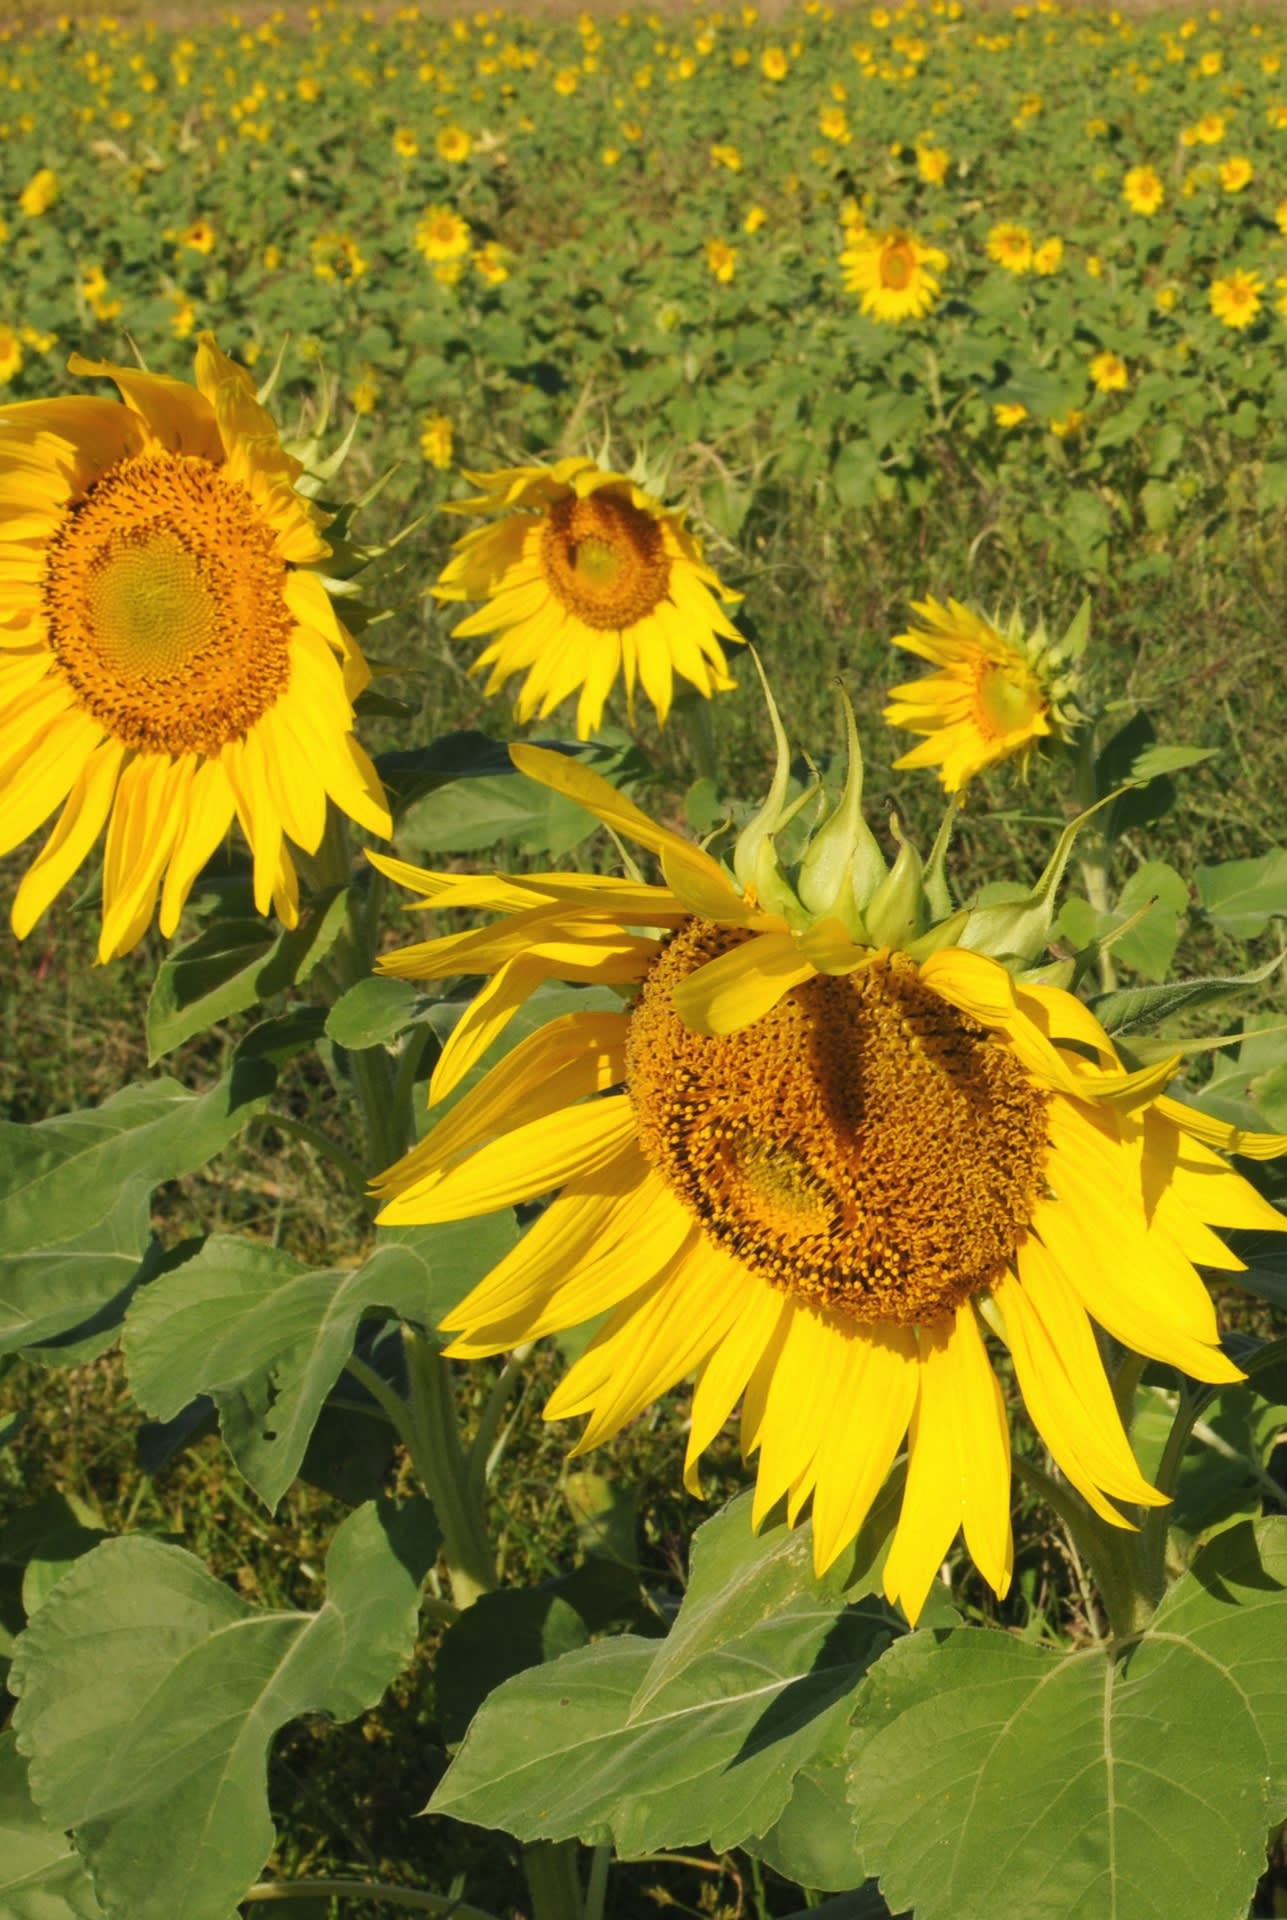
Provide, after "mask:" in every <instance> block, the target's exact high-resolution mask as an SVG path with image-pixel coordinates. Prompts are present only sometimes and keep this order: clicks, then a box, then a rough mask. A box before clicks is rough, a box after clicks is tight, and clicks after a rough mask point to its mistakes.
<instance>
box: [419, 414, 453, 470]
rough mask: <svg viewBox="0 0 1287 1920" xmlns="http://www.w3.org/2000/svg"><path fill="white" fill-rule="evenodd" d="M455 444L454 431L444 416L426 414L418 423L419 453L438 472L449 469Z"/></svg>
mask: <svg viewBox="0 0 1287 1920" xmlns="http://www.w3.org/2000/svg"><path fill="white" fill-rule="evenodd" d="M455 444H456V434H455V429H454V428H453V426H452V424H451V421H450V420H449V419H448V418H447V416H446V414H445V413H430V414H426V416H425V418H424V419H423V420H422V421H421V423H420V451H421V453H422V454H423V455H424V458H425V459H426V460H427V461H428V462H429V465H430V466H431V467H437V468H438V469H439V471H444V470H445V469H446V468H447V467H449V466H450V465H451V460H452V452H453V449H454V447H455Z"/></svg>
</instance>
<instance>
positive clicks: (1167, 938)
mask: <svg viewBox="0 0 1287 1920" xmlns="http://www.w3.org/2000/svg"><path fill="white" fill-rule="evenodd" d="M1188 902H1189V889H1188V884H1187V882H1186V881H1185V880H1184V879H1183V878H1182V877H1181V875H1180V874H1178V873H1177V872H1176V871H1175V868H1174V867H1168V866H1167V864H1166V862H1165V861H1164V860H1146V861H1145V862H1144V864H1143V865H1142V866H1141V867H1139V868H1137V869H1136V871H1135V872H1134V873H1133V874H1132V875H1131V876H1130V878H1129V879H1128V880H1127V882H1126V884H1125V886H1124V887H1123V888H1122V891H1121V893H1120V894H1119V895H1118V899H1117V904H1116V905H1115V906H1114V907H1112V908H1111V909H1110V910H1109V911H1107V912H1105V913H1100V912H1097V911H1096V909H1095V908H1094V907H1092V906H1091V904H1090V902H1089V901H1088V900H1083V899H1081V898H1080V897H1079V896H1078V895H1076V894H1073V895H1071V896H1070V897H1069V898H1068V899H1067V900H1065V901H1064V904H1063V907H1062V909H1061V911H1060V914H1059V918H1058V920H1057V921H1056V923H1055V931H1056V933H1059V934H1062V935H1063V937H1064V938H1065V939H1067V940H1070V941H1071V942H1072V944H1073V945H1074V946H1076V947H1088V946H1090V944H1091V942H1092V941H1108V940H1110V938H1111V937H1112V936H1113V935H1115V934H1116V935H1117V937H1116V939H1112V949H1113V953H1114V954H1115V956H1116V957H1117V958H1118V959H1119V960H1121V961H1123V962H1124V963H1125V965H1126V966H1128V967H1134V969H1135V971H1136V972H1137V973H1142V974H1143V975H1144V977H1145V979H1146V980H1161V979H1162V978H1163V977H1164V976H1165V974H1166V970H1167V968H1168V967H1169V966H1170V964H1171V959H1172V956H1173V955H1174V953H1175V949H1176V947H1177V945H1178V944H1179V939H1180V916H1181V914H1182V913H1183V912H1184V910H1185V908H1186V907H1187V906H1188ZM1137 914H1138V915H1139V916H1140V917H1139V919H1136V918H1135V916H1136V915H1137ZM1131 920H1133V921H1134V925H1133V926H1131V927H1130V928H1129V930H1128V931H1127V932H1125V933H1118V929H1119V928H1120V927H1123V926H1125V925H1126V923H1127V921H1131Z"/></svg>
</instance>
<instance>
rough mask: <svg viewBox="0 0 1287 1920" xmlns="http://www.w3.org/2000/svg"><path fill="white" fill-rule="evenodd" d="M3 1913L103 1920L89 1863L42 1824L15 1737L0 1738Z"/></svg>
mask: <svg viewBox="0 0 1287 1920" xmlns="http://www.w3.org/2000/svg"><path fill="white" fill-rule="evenodd" d="M0 1913H2V1914H3V1915H4V1920H102V1914H103V1909H102V1908H101V1907H100V1906H99V1904H98V1902H97V1900H96V1899H95V1898H94V1889H93V1887H92V1885H91V1884H90V1878H89V1875H88V1874H87V1873H86V1871H85V1863H84V1861H83V1860H82V1859H81V1858H80V1856H79V1854H77V1853H75V1852H74V1851H73V1849H72V1848H71V1846H70V1845H69V1844H68V1841H67V1838H66V1836H65V1835H64V1834H61V1833H55V1832H53V1831H51V1829H50V1828H49V1827H47V1826H46V1825H45V1823H44V1821H43V1820H42V1819H41V1817H40V1815H39V1813H38V1812H37V1810H36V1808H35V1806H34V1805H33V1804H32V1800H31V1795H30V1793H29V1792H28V1789H27V1767H26V1763H25V1761H24V1760H23V1758H22V1755H21V1754H20V1753H19V1752H18V1748H17V1745H16V1742H15V1739H14V1736H13V1734H12V1733H0Z"/></svg>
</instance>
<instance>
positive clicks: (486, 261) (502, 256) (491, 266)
mask: <svg viewBox="0 0 1287 1920" xmlns="http://www.w3.org/2000/svg"><path fill="white" fill-rule="evenodd" d="M506 260H507V255H506V251H505V248H504V247H502V245H501V244H500V241H499V240H488V241H487V242H486V243H485V244H484V245H483V246H481V247H479V248H478V250H477V251H476V252H475V253H474V255H473V267H474V272H475V273H476V274H478V276H479V277H480V279H483V280H485V281H486V282H487V284H488V286H489V287H498V286H500V284H501V282H502V281H503V280H508V279H509V267H508V266H507V265H506Z"/></svg>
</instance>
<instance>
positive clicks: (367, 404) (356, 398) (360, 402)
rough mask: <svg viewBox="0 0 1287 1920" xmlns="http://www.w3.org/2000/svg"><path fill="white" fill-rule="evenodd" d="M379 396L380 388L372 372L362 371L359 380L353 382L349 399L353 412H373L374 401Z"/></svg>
mask: <svg viewBox="0 0 1287 1920" xmlns="http://www.w3.org/2000/svg"><path fill="white" fill-rule="evenodd" d="M379 398H380V388H379V384H378V383H377V381H376V379H375V376H374V374H370V373H364V374H363V375H362V377H361V379H360V380H356V381H354V383H353V390H352V392H351V393H350V394H349V399H350V401H351V402H352V405H353V411H354V413H363V414H364V413H374V412H375V403H376V401H377V400H378V399H379Z"/></svg>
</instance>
